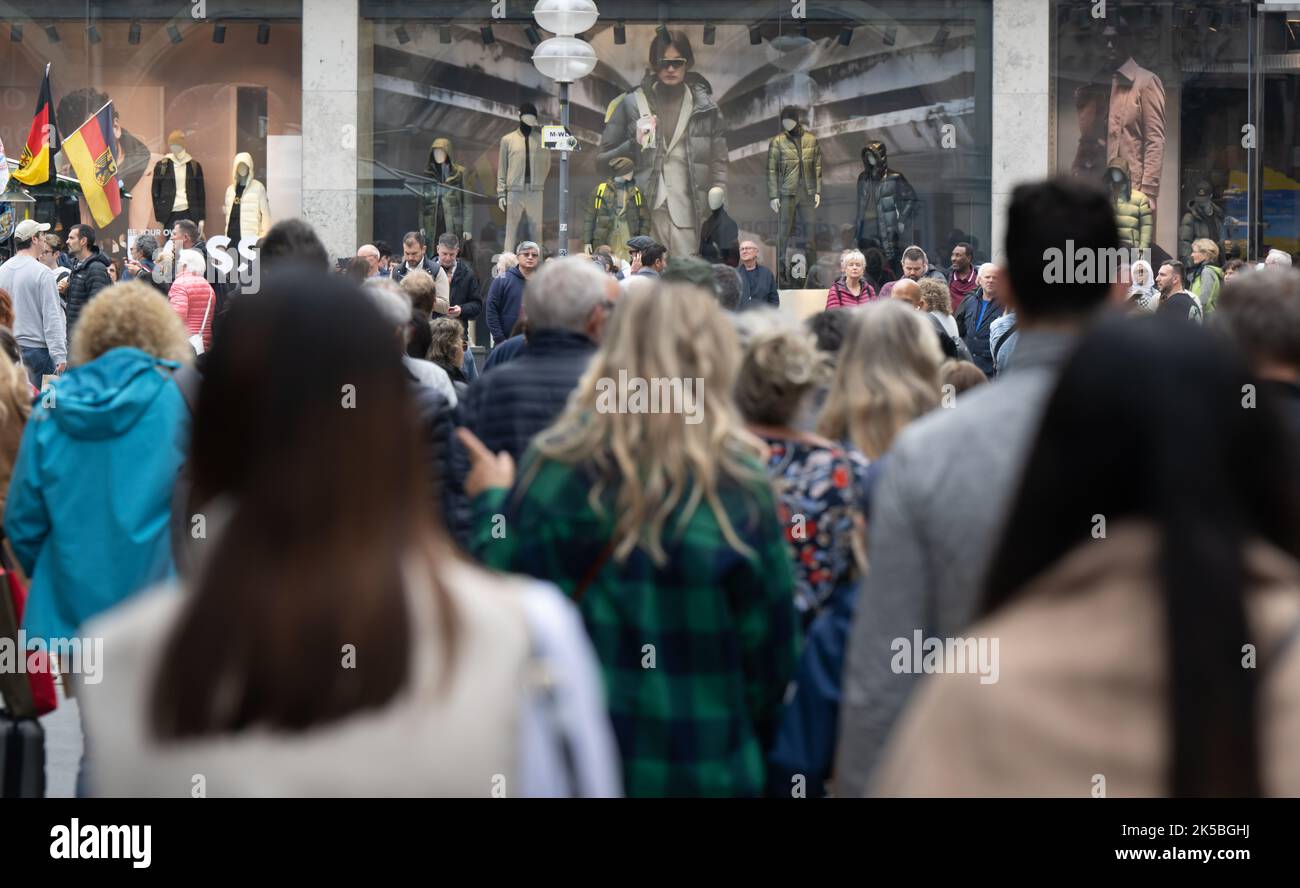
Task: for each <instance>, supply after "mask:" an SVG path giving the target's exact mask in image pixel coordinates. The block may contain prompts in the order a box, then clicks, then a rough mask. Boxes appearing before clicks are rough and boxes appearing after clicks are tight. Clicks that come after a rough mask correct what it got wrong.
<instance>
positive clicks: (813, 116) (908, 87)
mask: <svg viewBox="0 0 1300 888" xmlns="http://www.w3.org/2000/svg"><path fill="white" fill-rule="evenodd" d="M598 5H599V9H600V18H599V20H598V22H597V23H596V25H595V26H594V27H593V28H591V29H590V30H589V31H588V32H587V33H585V34H583V35H581V36H582V38H583V39H584V40H586V41H587V42H589V43H590V44H591V46H592V47H593V48H594V49H595V52H596V57H597V59H598V63H597V65H596V68H595V70H594V72H593V73H592V74H591V75H590V76H588V77H586V78H583V79H582V80H579V81H578V82H576V83H574V84H573V87H572V97H571V124H570V129H571V131H572V133H573V134H574V136H576V138H577V142H578V146H579V147H578V151H577V152H576V153H574V154H572V155H571V161H570V186H569V194H570V201H571V206H572V210H571V214H570V215H571V218H570V226H571V227H570V232H569V235H570V236H569V238H568V240H567V243H566V244H564V245H563V246H564V247H565V248H567V250H568V251H569V252H576V251H581V250H583V249H584V247H585V246H586V245H588V244H590V245H591V246H592V247H593V248H598V247H600V246H601V245H602V242H603V243H604V244H605V245H608V246H610V247H611V248H612V249H613V250H614V252H615V253H616V254H617V253H620V252H621V251H622V249H623V245H624V243H625V241H626V238H627V237H628V236H629V235H634V234H636V233H638V232H639V231H640V230H641V229H642V228H645V229H646V231H645V233H651V230H654V231H657V232H659V233H660V235H661V236H660V238H658V239H662V240H665V241H669V243H667V244H666V245H668V246H670V248H676V250H677V252H681V251H682V250H684V249H686V248H687V247H689V248H690V252H695V251H697V250H700V249H703V251H704V252H705V253H706V254H708V255H718V256H720V257H721V258H722V259H724V260H727V261H732V262H733V263H734V262H735V253H734V243H735V239H736V238H737V237H738V238H739V239H740V240H745V239H752V240H755V241H757V242H758V243H759V244H760V248H761V250H762V251H763V258H762V261H763V262H764V264H767V265H769V266H770V267H772V268H774V269H779V270H780V274H781V281H782V284H783V286H795V287H802V286H808V287H825V286H827V285H829V284H830V283H831V282H832V281H833V280H834V278H835V277H836V276H837V275H838V273H839V270H838V259H839V254H840V252H841V251H842V250H843V249H844V248H847V247H850V246H859V247H863V248H871V247H875V248H877V249H879V250H880V251H881V256H880V257H879V258H881V259H882V260H883V261H884V262H885V263H897V260H898V252H899V251H900V249H901V248H902V247H906V246H907V245H909V244H912V243H916V244H920V245H922V246H923V247H924V248H925V249H926V250H927V251H928V252H929V253H930V255H931V257H932V260H933V261H934V262H935V263H936V264H940V265H943V264H946V263H947V261H948V255H949V253H950V252H951V246H952V245H953V244H955V243H957V242H960V241H966V242H969V243H971V244H973V245H974V246H975V251H976V253H977V255H978V256H980V257H981V258H987V256H988V255H989V253H990V249H989V247H990V245H989V229H990V200H989V197H990V190H991V189H990V181H989V178H990V144H989V131H990V96H991V67H992V66H991V63H990V59H989V56H990V50H991V34H992V30H991V28H992V20H991V13H992V3H991V2H990V0H949V2H943V0H882V2H872V3H864V2H857V0H826V2H811V0H810V2H807V3H806V4H803V5H804V7H805V8H804V10H803V11H804V12H805V13H806V17H804V18H799V19H795V18H792V17H791V12H792V8H793V4H791V3H790V2H786V0H781V2H760V3H754V2H729V0H713V2H710V3H707V4H705V3H692V2H640V0H601V2H600V3H599V4H598ZM501 6H502V7H503V8H504V11H505V12H506V13H507V15H506V16H505V17H504V18H492V17H491V12H492V10H491V9H490V7H494V5H493V4H489V3H486V2H483V3H470V2H461V3H455V2H452V3H445V4H440V5H439V7H438V9H436V10H433V9H430V8H427V7H425V8H420V9H419V10H418V11H417V10H416V9H415V8H414V7H412V6H410V5H409V4H402V3H384V2H369V0H366V2H362V4H361V16H362V25H361V39H360V46H361V49H360V52H361V60H360V79H361V97H362V98H361V109H360V120H361V124H360V131H361V132H360V134H361V137H362V138H361V145H360V146H359V154H360V157H359V164H360V169H359V176H360V180H361V200H360V201H359V219H358V225H359V230H358V238H359V240H362V241H366V240H370V239H373V238H380V239H383V240H386V241H387V242H389V243H396V242H398V241H399V240H400V239H401V237H402V236H403V234H404V233H405V232H407V231H410V230H414V229H416V228H421V229H422V230H424V231H425V233H426V235H427V236H429V237H433V236H435V235H436V234H438V233H441V232H442V231H444V230H449V231H452V232H453V233H455V234H456V235H457V236H458V237H461V238H462V239H464V237H465V236H466V235H468V236H469V241H468V246H469V253H470V255H471V256H472V257H473V261H474V262H475V264H476V266H477V267H478V270H479V272H480V274H481V275H490V273H491V268H492V259H493V256H494V255H496V254H499V253H500V252H501V251H502V250H505V249H508V248H510V247H512V246H513V245H514V244H516V243H517V242H519V241H521V240H524V239H531V240H536V241H539V242H540V243H541V244H542V246H543V249H544V251H546V252H548V253H555V252H557V251H558V250H559V249H560V247H561V246H562V245H561V244H560V243H559V235H558V224H557V223H558V218H557V204H558V163H556V162H554V160H553V157H554V155H553V154H550V153H549V152H545V151H544V150H543V151H542V152H541V153H542V154H543V155H544V156H543V157H542V159H541V162H540V163H539V162H538V159H537V157H536V156H535V152H536V151H537V149H536V147H535V146H536V144H537V143H536V142H534V141H533V139H534V138H535V136H534V135H533V134H532V133H531V132H530V136H529V138H528V139H525V138H524V137H523V134H522V130H521V114H522V113H525V112H528V113H535V115H536V118H535V122H536V124H540V125H546V124H555V123H558V122H559V119H560V108H559V94H558V90H557V87H556V84H555V83H554V82H552V81H551V80H549V79H547V78H546V77H543V76H542V75H541V74H540V73H539V72H538V71H537V69H536V68H535V67H534V65H533V62H532V59H531V56H532V51H533V45H534V44H535V42H536V40H537V39H539V38H545V37H547V36H549V35H547V34H545V33H539V32H538V31H536V30H534V23H533V20H532V18H531V6H532V4H526V3H510V4H501ZM430 14H433V15H437V16H440V17H439V18H436V19H432V18H428V17H427V16H429V15H430ZM659 34H666V35H667V36H668V38H669V39H667V40H665V39H660V40H656V37H657V35H659ZM669 46H671V47H673V49H672V50H671V51H669V50H668V49H666V48H667V47H669ZM652 56H672V57H676V58H681V60H682V62H683V63H684V64H678V63H673V62H670V63H669V64H668V66H667V67H666V68H661V67H660V61H661V60H660V59H659V58H652ZM682 57H685V58H682ZM665 76H666V77H667V78H669V79H670V80H671V79H672V78H674V77H678V78H684V80H685V82H686V85H687V87H689V89H688V90H687V92H688V93H689V94H690V102H691V114H690V122H689V124H685V125H683V127H682V129H681V133H680V134H678V133H677V132H662V133H655V134H653V135H649V134H648V133H646V132H645V131H644V130H642V131H640V132H638V130H637V126H638V123H637V121H638V119H639V118H641V117H642V116H646V115H643V113H642V112H643V111H648V110H651V108H650V106H654V105H656V102H657V99H658V92H657V89H658V87H656V85H655V84H656V83H658V82H663V83H665V85H666V86H668V85H671V84H669V83H668V81H665V80H664V77H665ZM638 87H644V88H648V89H649V90H650V94H649V95H648V96H647V97H646V99H641V98H639V97H638V95H637V90H638ZM664 94H665V95H669V94H670V93H669V92H667V91H666V92H665V93H664ZM665 107H666V108H668V109H670V110H671V111H672V112H673V113H675V114H676V115H677V116H678V117H680V112H678V111H677V109H676V108H673V107H672V105H671V103H670V104H668V105H666V106H665ZM791 109H793V110H791ZM653 110H655V111H658V110H660V109H658V108H657V107H655V108H653ZM669 116H670V115H669V114H662V115H660V114H656V115H655V117H656V119H659V118H660V117H663V118H664V119H667V118H668V117H669ZM791 116H793V117H795V118H796V119H797V129H796V130H795V132H796V133H797V134H798V138H797V139H788V138H786V137H784V136H781V138H780V139H779V140H778V141H777V144H776V145H775V147H774V140H777V138H778V136H780V134H782V133H783V132H784V128H783V125H782V118H783V117H791ZM529 119H530V120H532V119H533V118H529ZM524 126H525V128H526V126H527V125H526V124H525V125H524ZM666 128H667V127H665V129H666ZM646 138H653V139H661V140H666V142H667V144H669V145H670V147H671V145H672V143H673V140H674V139H681V140H683V144H684V146H685V148H686V149H687V150H688V152H689V156H688V159H687V160H688V162H686V163H683V164H682V165H681V166H680V167H679V168H678V169H677V170H675V171H674V170H672V169H667V170H662V171H661V170H659V169H657V168H656V167H655V165H654V161H653V160H652V157H653V155H654V152H651V151H646V150H644V147H645V146H644V145H643V144H642V143H641V142H640V141H639V139H646ZM786 146H788V148H787V147H786ZM869 148H870V149H871V150H870V151H869V150H868V149H869ZM435 150H439V152H440V153H438V154H437V157H436V159H435ZM443 152H445V153H443ZM525 152H527V154H528V156H527V158H525ZM782 152H786V153H784V154H783V153H782ZM774 154H775V155H776V158H775V160H771V161H770V160H769V158H771V157H773V155H774ZM668 156H670V157H671V151H670V152H669V155H668ZM619 158H622V159H625V161H630V167H628V166H627V165H626V164H625V163H624V162H623V161H618V160H617V159H619ZM814 159H816V161H817V162H816V163H814V162H813V160H814ZM801 160H802V161H804V163H803V164H802V165H801V163H800V161H801ZM547 161H550V162H549V163H548V162H547ZM615 162H617V163H618V166H617V167H615V166H613V165H612V164H613V163H615ZM670 166H671V164H670ZM629 173H630V174H631V175H632V176H633V182H635V185H636V186H637V189H638V191H639V192H640V199H641V200H642V201H643V204H644V207H643V209H644V212H645V216H646V217H647V218H645V219H644V220H643V219H641V218H639V214H638V213H637V212H633V213H631V214H626V213H625V214H624V217H625V218H624V219H623V226H620V227H619V228H618V230H617V231H615V230H612V226H610V225H608V224H606V222H605V221H603V220H602V218H600V217H601V214H600V213H598V212H594V208H595V205H596V203H597V201H601V202H602V204H603V202H604V200H605V198H604V197H603V195H608V194H616V195H624V196H623V198H622V199H623V201H624V206H626V196H625V195H626V189H627V185H626V184H624V183H622V182H620V181H619V177H620V176H623V175H627V174H629ZM661 176H662V181H663V182H664V183H665V185H666V186H667V187H665V188H663V189H661V188H659V187H658V185H659V182H660V178H661ZM525 179H526V180H527V181H525ZM602 184H603V185H605V188H604V190H603V191H602V189H601V186H602ZM715 189H720V190H715ZM710 192H712V197H711V196H710ZM786 192H788V193H786ZM502 196H505V197H506V198H507V199H506V201H505V209H504V210H503V209H502V201H501V200H500V198H501V197H502ZM774 198H775V199H776V200H778V201H780V203H779V204H777V205H776V208H775V209H774V205H773V199H774ZM636 199H637V198H636V196H635V195H634V196H633V197H632V200H633V203H634V204H635V201H636ZM719 207H720V210H719ZM656 211H659V212H661V213H663V214H666V216H667V220H666V221H665V220H662V217H661V220H660V222H658V223H657V222H656V220H655V213H656ZM721 214H725V215H726V216H728V217H729V218H730V219H731V220H734V223H735V233H734V234H728V236H726V237H723V238H722V239H721V240H722V241H724V242H719V241H718V238H717V237H716V232H717V231H718V229H719V228H722V229H723V230H726V231H728V232H730V230H731V229H730V226H727V225H725V224H723V225H721V226H720V225H718V224H717V223H718V220H719V219H721ZM589 216H590V217H592V219H591V223H590V224H589V225H588V224H584V223H586V222H587V220H588V217H589ZM628 217H630V221H628ZM724 222H725V220H724ZM656 224H658V225H659V227H658V228H657V229H656V228H655V226H656ZM593 241H595V242H596V243H592V242H593ZM611 241H612V243H611ZM702 242H703V246H702ZM714 250H716V251H717V252H716V253H714Z"/></svg>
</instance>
